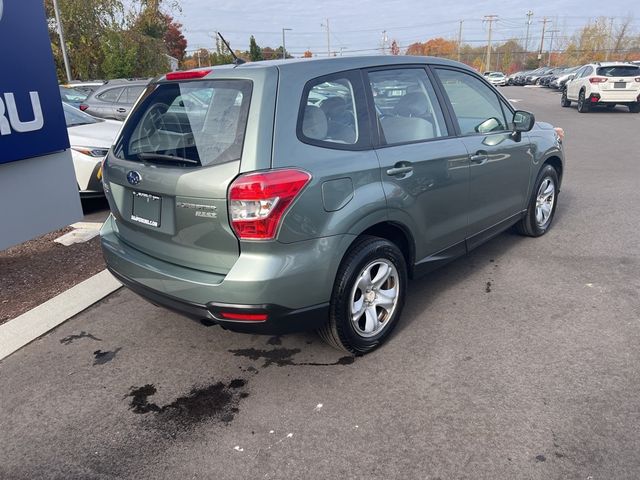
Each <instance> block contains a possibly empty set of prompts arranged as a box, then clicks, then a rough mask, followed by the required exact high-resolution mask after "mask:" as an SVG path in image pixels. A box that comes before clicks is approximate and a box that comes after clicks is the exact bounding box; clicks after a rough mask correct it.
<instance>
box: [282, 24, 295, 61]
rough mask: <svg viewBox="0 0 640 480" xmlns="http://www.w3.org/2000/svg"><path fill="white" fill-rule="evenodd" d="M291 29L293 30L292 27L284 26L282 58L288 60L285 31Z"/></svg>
mask: <svg viewBox="0 0 640 480" xmlns="http://www.w3.org/2000/svg"><path fill="white" fill-rule="evenodd" d="M287 30H289V31H291V30H293V29H292V28H283V29H282V59H283V60H286V59H287V47H285V43H284V32H285V31H287Z"/></svg>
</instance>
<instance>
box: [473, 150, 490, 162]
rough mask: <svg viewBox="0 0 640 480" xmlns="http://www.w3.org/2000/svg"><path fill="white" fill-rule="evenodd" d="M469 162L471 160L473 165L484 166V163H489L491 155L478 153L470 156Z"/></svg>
mask: <svg viewBox="0 0 640 480" xmlns="http://www.w3.org/2000/svg"><path fill="white" fill-rule="evenodd" d="M469 160H471V163H475V164H477V165H482V164H483V163H487V161H488V160H489V155H487V154H486V153H480V152H478V153H476V154H475V155H469Z"/></svg>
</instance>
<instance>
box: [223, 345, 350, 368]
mask: <svg viewBox="0 0 640 480" xmlns="http://www.w3.org/2000/svg"><path fill="white" fill-rule="evenodd" d="M300 351H301V350H300V349H299V348H284V347H282V348H273V349H271V350H262V349H258V348H241V349H238V350H229V352H230V353H233V355H234V356H236V357H246V358H248V359H250V360H253V361H256V360H264V363H263V365H262V368H265V367H269V366H271V365H277V366H278V367H285V366H290V365H291V366H314V367H329V366H333V365H351V364H352V363H353V362H355V357H353V356H344V357H341V358H339V359H338V360H337V361H335V362H332V363H316V362H304V363H298V362H295V361H294V358H293V356H294V355H296V354H298V353H300Z"/></svg>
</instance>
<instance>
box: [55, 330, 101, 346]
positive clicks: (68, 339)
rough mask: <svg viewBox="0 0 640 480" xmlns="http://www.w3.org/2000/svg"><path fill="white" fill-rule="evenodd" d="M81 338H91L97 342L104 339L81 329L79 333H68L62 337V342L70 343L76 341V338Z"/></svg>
mask: <svg viewBox="0 0 640 480" xmlns="http://www.w3.org/2000/svg"><path fill="white" fill-rule="evenodd" d="M81 338H90V339H91V340H95V341H97V342H101V341H102V339H101V338H98V337H96V336H95V335H92V334H90V333H87V332H85V331H84V330H83V331H81V332H80V333H77V334H73V335H67V336H66V337H64V338H61V339H60V343H62V344H64V345H70V344H72V343H73V342H74V340H79V339H81Z"/></svg>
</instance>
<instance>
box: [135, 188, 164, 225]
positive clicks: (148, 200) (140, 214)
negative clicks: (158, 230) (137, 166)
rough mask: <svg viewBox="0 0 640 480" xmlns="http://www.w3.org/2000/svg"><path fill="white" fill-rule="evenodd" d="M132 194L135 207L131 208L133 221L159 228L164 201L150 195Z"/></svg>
mask: <svg viewBox="0 0 640 480" xmlns="http://www.w3.org/2000/svg"><path fill="white" fill-rule="evenodd" d="M132 193H133V205H132V207H131V220H133V221H134V222H138V223H143V224H144V225H149V226H150V227H159V226H160V212H161V210H162V199H161V198H160V197H158V196H156V195H151V194H150V193H142V192H132Z"/></svg>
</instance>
